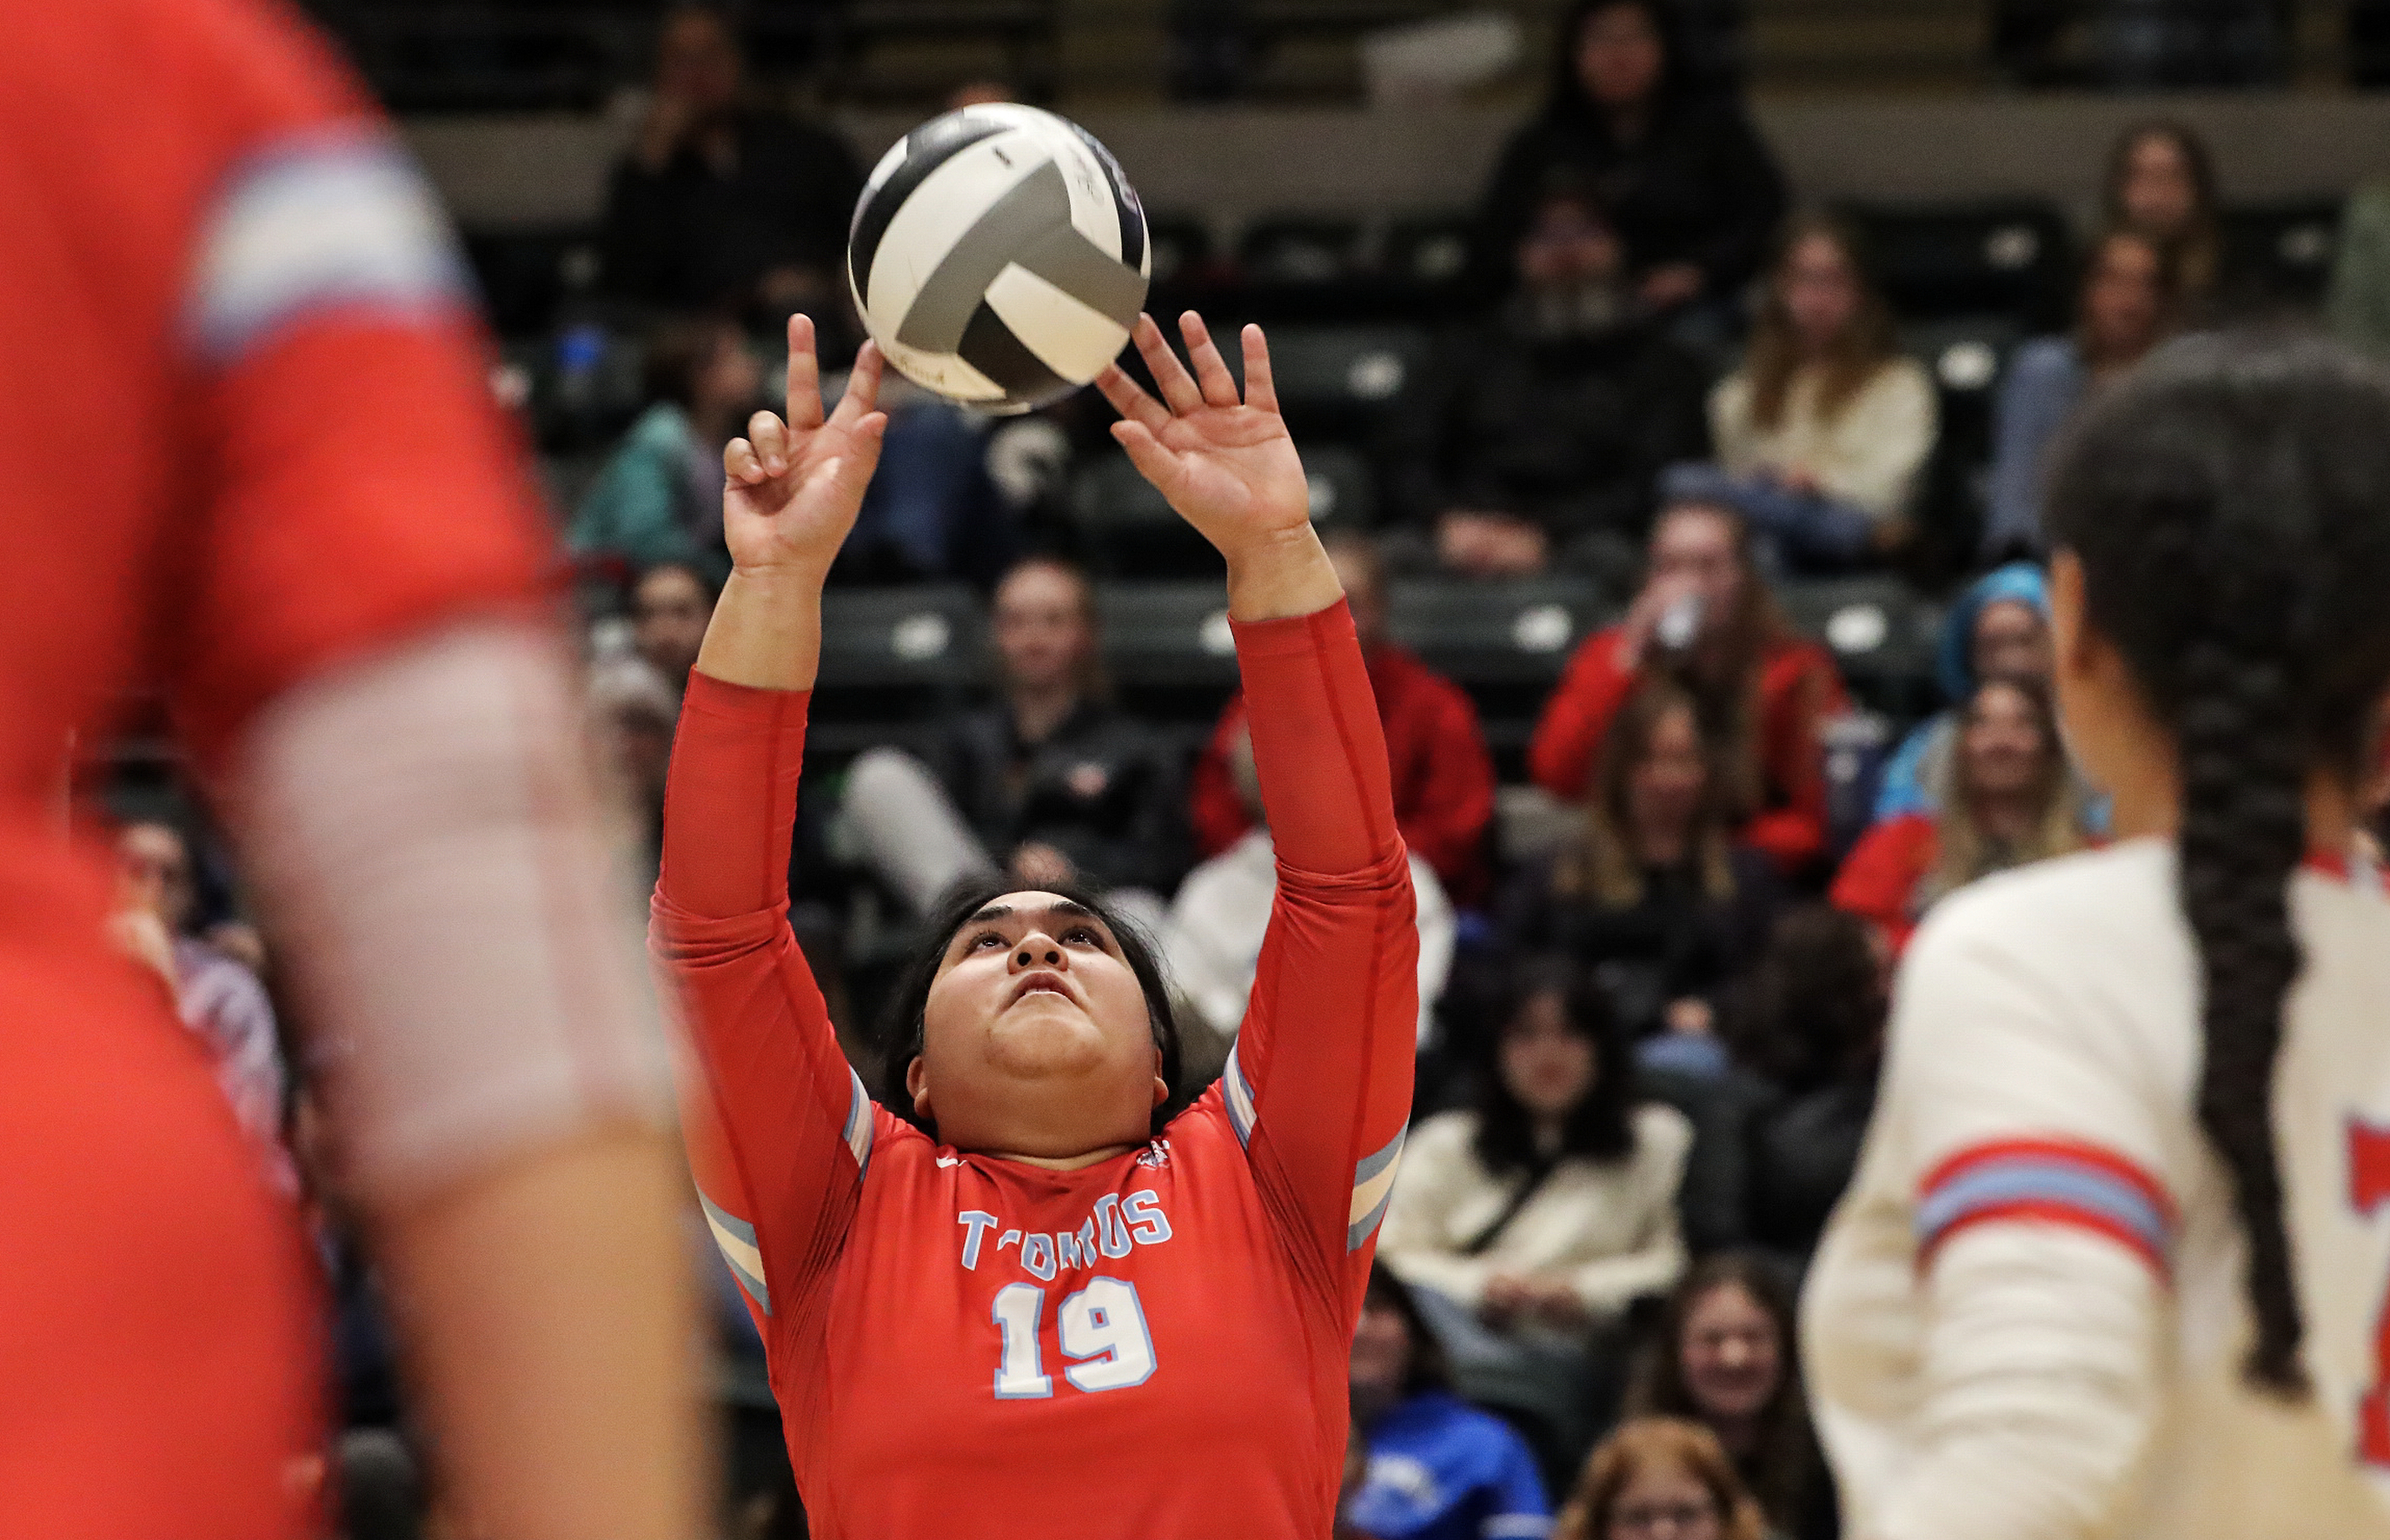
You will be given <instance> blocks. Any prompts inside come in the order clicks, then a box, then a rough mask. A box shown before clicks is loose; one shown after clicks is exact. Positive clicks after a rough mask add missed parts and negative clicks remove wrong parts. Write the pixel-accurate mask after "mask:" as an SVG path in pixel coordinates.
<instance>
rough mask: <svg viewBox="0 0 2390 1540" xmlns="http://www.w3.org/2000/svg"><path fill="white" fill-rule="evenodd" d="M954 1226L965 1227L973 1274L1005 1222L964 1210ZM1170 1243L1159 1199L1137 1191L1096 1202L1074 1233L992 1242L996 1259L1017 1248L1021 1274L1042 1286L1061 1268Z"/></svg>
mask: <svg viewBox="0 0 2390 1540" xmlns="http://www.w3.org/2000/svg"><path fill="white" fill-rule="evenodd" d="M955 1223H956V1224H957V1225H960V1226H962V1227H963V1243H962V1264H963V1266H964V1267H965V1268H966V1269H968V1270H970V1271H971V1272H977V1271H979V1264H980V1261H981V1259H982V1257H983V1256H984V1255H986V1254H987V1248H986V1246H985V1244H984V1243H985V1242H986V1240H987V1237H988V1232H989V1231H991V1230H994V1229H995V1228H996V1226H998V1225H1000V1224H1002V1223H1003V1221H1002V1220H1000V1219H998V1218H997V1217H996V1215H994V1214H992V1213H987V1212H986V1211H985V1210H983V1209H965V1210H964V1211H963V1212H962V1213H958V1214H957V1215H955ZM1169 1238H1170V1220H1169V1218H1168V1216H1167V1215H1165V1214H1164V1213H1163V1212H1162V1199H1161V1196H1160V1195H1159V1194H1157V1193H1156V1192H1155V1191H1154V1190H1153V1189H1152V1188H1151V1187H1139V1188H1138V1189H1137V1191H1135V1192H1132V1193H1130V1194H1129V1195H1128V1196H1127V1197H1126V1198H1123V1197H1121V1196H1120V1194H1118V1193H1113V1192H1108V1193H1106V1194H1104V1195H1103V1196H1102V1197H1101V1198H1099V1199H1097V1200H1096V1205H1095V1209H1094V1212H1092V1213H1089V1214H1088V1215H1087V1217H1086V1218H1085V1219H1083V1220H1081V1221H1080V1222H1079V1227H1078V1228H1077V1229H1075V1230H1056V1231H1053V1232H1051V1233H1050V1234H1049V1233H1047V1232H1043V1231H1035V1232H1031V1233H1029V1234H1023V1233H1022V1232H1021V1231H1020V1230H1006V1231H1004V1232H1003V1233H1002V1234H1000V1235H998V1236H997V1237H996V1245H995V1248H994V1253H995V1254H996V1255H997V1256H1002V1255H1003V1253H1004V1252H1005V1251H1008V1250H1010V1249H1012V1248H1015V1247H1017V1248H1019V1261H1020V1264H1021V1269H1022V1272H1025V1273H1027V1274H1028V1275H1029V1276H1030V1277H1034V1278H1035V1279H1037V1280H1038V1281H1039V1282H1040V1283H1051V1282H1053V1281H1054V1276H1055V1275H1056V1274H1057V1273H1059V1272H1060V1271H1062V1270H1063V1269H1065V1268H1070V1267H1092V1266H1094V1265H1095V1264H1096V1263H1097V1262H1098V1261H1099V1259H1103V1260H1111V1261H1118V1260H1120V1259H1121V1258H1123V1257H1125V1256H1127V1255H1128V1254H1129V1253H1130V1252H1131V1251H1135V1250H1136V1249H1137V1247H1139V1246H1159V1245H1161V1244H1162V1243H1163V1241H1165V1240H1168V1239H1169Z"/></svg>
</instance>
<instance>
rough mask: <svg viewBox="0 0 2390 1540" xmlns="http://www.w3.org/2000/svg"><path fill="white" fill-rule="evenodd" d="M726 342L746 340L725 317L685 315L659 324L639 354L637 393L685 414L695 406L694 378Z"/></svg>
mask: <svg viewBox="0 0 2390 1540" xmlns="http://www.w3.org/2000/svg"><path fill="white" fill-rule="evenodd" d="M726 338H736V339H738V340H739V341H740V343H741V344H742V345H743V344H744V342H745V339H746V334H745V333H744V332H742V331H741V330H739V323H738V322H737V321H736V320H734V319H732V318H731V317H729V316H727V315H715V314H703V315H687V316H680V317H676V318H675V319H673V320H669V321H664V322H661V323H659V324H658V325H657V327H656V328H655V329H654V330H653V331H651V332H649V334H648V337H647V345H646V346H645V348H644V349H642V350H641V353H640V358H639V389H640V390H641V391H643V392H644V393H645V394H646V396H647V399H648V400H649V401H651V402H656V401H668V402H670V403H672V404H674V405H675V406H677V407H679V408H680V409H681V410H682V411H684V412H686V411H687V410H688V409H689V408H690V407H691V406H694V405H695V404H697V378H698V376H699V375H700V374H702V373H704V371H705V368H706V366H708V365H710V364H712V363H713V357H714V353H715V350H717V349H718V348H720V347H721V346H722V344H723V342H724V340H726Z"/></svg>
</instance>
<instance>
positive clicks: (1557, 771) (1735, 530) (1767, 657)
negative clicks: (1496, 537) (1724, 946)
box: [1527, 503, 1850, 875]
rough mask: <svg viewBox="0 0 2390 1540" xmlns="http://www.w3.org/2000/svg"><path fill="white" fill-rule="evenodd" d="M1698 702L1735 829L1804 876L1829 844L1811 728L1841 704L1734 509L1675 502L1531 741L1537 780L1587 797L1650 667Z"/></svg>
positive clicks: (1827, 661) (1839, 689) (1831, 672)
mask: <svg viewBox="0 0 2390 1540" xmlns="http://www.w3.org/2000/svg"><path fill="white" fill-rule="evenodd" d="M1647 668H1648V669H1654V670H1663V671H1665V672H1667V673H1669V674H1673V675H1675V676H1676V677H1677V679H1678V680H1679V681H1680V682H1681V683H1682V684H1683V685H1684V686H1685V687H1686V688H1687V689H1689V690H1690V692H1691V693H1692V695H1693V698H1694V699H1695V700H1696V701H1698V702H1699V703H1700V706H1701V710H1702V715H1703V728H1704V730H1705V731H1704V736H1705V737H1708V738H1711V739H1712V740H1713V741H1714V742H1716V743H1718V744H1719V745H1720V749H1719V751H1718V759H1719V762H1720V763H1719V770H1720V773H1721V774H1722V775H1723V776H1724V777H1725V779H1726V782H1727V789H1728V796H1729V798H1730V801H1731V804H1732V805H1733V806H1735V807H1736V808H1737V809H1738V811H1739V815H1740V816H1739V822H1740V828H1739V829H1738V831H1737V832H1738V834H1739V836H1740V837H1741V839H1742V840H1744V841H1747V842H1748V843H1750V844H1752V845H1754V846H1755V847H1757V848H1758V849H1759V850H1761V851H1763V852H1765V853H1767V855H1768V857H1769V858H1770V859H1772V860H1773V861H1775V863H1776V864H1777V866H1779V867H1780V869H1782V870H1783V871H1785V872H1786V873H1788V874H1791V875H1798V874H1799V873H1800V872H1801V871H1802V870H1803V869H1804V868H1805V867H1807V866H1809V865H1810V864H1811V863H1813V862H1815V861H1816V860H1817V859H1818V856H1819V855H1820V854H1822V853H1824V851H1825V848H1826V775H1825V764H1824V757H1823V755H1822V753H1821V752H1820V751H1819V749H1818V723H1819V722H1821V721H1823V720H1824V719H1825V718H1826V717H1828V716H1831V715H1832V714H1834V713H1835V712H1841V711H1844V710H1846V709H1847V708H1848V707H1849V704H1850V698H1849V697H1848V695H1846V694H1845V693H1844V689H1843V681H1842V676H1841V674H1838V673H1836V672H1835V669H1834V660H1833V657H1832V655H1831V654H1830V653H1828V652H1827V651H1826V649H1825V648H1822V647H1820V646H1818V644H1817V643H1815V642H1811V641H1807V640H1805V639H1803V638H1802V637H1800V636H1798V635H1794V633H1793V631H1792V625H1791V623H1790V622H1787V621H1786V620H1785V618H1784V615H1783V613H1782V611H1781V610H1779V609H1778V608H1777V604H1776V599H1775V596H1774V595H1773V594H1771V593H1770V592H1769V591H1768V589H1767V584H1765V583H1764V582H1763V581H1761V579H1760V577H1759V575H1758V573H1757V572H1756V571H1754V567H1753V563H1752V557H1751V536H1750V532H1749V531H1748V530H1747V529H1745V528H1744V526H1743V523H1742V520H1741V519H1740V518H1738V517H1736V515H1735V514H1734V513H1733V512H1731V511H1730V510H1728V509H1726V508H1721V507H1715V506H1713V505H1711V504H1707V503H1678V504H1677V505H1675V506H1674V507H1669V508H1668V509H1666V510H1665V511H1664V512H1663V513H1662V514H1661V516H1660V520H1659V522H1658V523H1656V524H1655V525H1653V526H1652V530H1651V561H1650V568H1649V574H1648V575H1647V576H1646V578H1645V579H1644V584H1643V592H1642V593H1641V594H1640V595H1638V597H1636V600H1635V603H1634V604H1633V606H1632V607H1631V608H1629V609H1628V610H1627V612H1626V618H1625V620H1623V621H1621V622H1619V623H1618V624H1616V625H1613V626H1610V627H1607V628H1605V629H1603V630H1600V631H1598V632H1596V633H1594V634H1593V635H1591V636H1588V637H1587V638H1586V640H1585V645H1584V646H1582V647H1580V648H1577V651H1576V656H1575V657H1574V658H1572V659H1570V660H1569V666H1568V671H1567V672H1566V673H1565V674H1562V675H1561V682H1560V686H1559V687H1558V688H1556V689H1555V690H1554V691H1553V692H1552V698H1551V699H1550V700H1548V701H1547V702H1546V703H1545V705H1544V714H1543V719H1542V720H1541V721H1540V722H1538V723H1536V736H1535V738H1534V741H1533V742H1531V743H1530V744H1529V745H1528V748H1527V769H1528V773H1529V774H1530V775H1532V776H1534V777H1535V780H1536V785H1538V786H1540V787H1542V788H1543V789H1545V790H1547V791H1548V792H1550V793H1551V794H1552V795H1553V796H1555V797H1558V798H1559V799H1560V800H1561V801H1562V802H1579V801H1581V800H1583V798H1584V796H1585V789H1586V783H1587V780H1588V779H1589V778H1590V777H1591V776H1592V774H1593V767H1594V764H1596V762H1597V761H1598V760H1599V759H1600V751H1601V740H1602V737H1603V735H1604V734H1605V733H1607V732H1608V731H1609V730H1610V724H1611V722H1612V721H1613V719H1614V718H1615V717H1616V716H1617V714H1618V711H1619V708H1620V707H1621V706H1623V705H1624V704H1625V702H1626V699H1627V698H1628V697H1629V696H1631V695H1632V694H1633V693H1634V691H1635V687H1636V684H1637V682H1638V679H1639V678H1640V676H1641V675H1642V673H1643V671H1644V670H1646V669H1647Z"/></svg>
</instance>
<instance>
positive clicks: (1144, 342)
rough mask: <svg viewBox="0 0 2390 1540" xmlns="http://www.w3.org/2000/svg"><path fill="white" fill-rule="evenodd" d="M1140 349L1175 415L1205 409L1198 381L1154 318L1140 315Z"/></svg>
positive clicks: (1140, 353) (1138, 352)
mask: <svg viewBox="0 0 2390 1540" xmlns="http://www.w3.org/2000/svg"><path fill="white" fill-rule="evenodd" d="M1137 354H1138V356H1139V357H1141V358H1143V359H1144V360H1145V366H1146V368H1147V370H1148V371H1150V373H1151V374H1152V376H1153V382H1154V384H1156V385H1157V386H1160V387H1161V389H1162V399H1163V401H1164V402H1165V403H1167V404H1169V407H1170V410H1171V413H1172V415H1174V416H1176V417H1185V416H1186V415H1187V414H1188V413H1189V412H1200V411H1201V410H1202V409H1203V392H1202V391H1199V390H1197V389H1196V388H1195V380H1194V379H1193V377H1192V376H1190V375H1189V374H1188V372H1187V366H1186V365H1184V364H1181V363H1180V362H1178V355H1177V354H1176V353H1172V352H1171V351H1170V341H1169V340H1168V339H1167V338H1165V337H1163V335H1162V328H1161V327H1158V326H1155V325H1154V324H1153V317H1152V316H1150V315H1146V314H1139V315H1138V316H1137Z"/></svg>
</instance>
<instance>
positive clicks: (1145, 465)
mask: <svg viewBox="0 0 2390 1540" xmlns="http://www.w3.org/2000/svg"><path fill="white" fill-rule="evenodd" d="M1112 442H1113V443H1117V444H1119V445H1120V446H1121V447H1122V448H1123V449H1124V450H1126V451H1128V463H1129V464H1131V465H1133V466H1135V467H1137V474H1138V475H1140V476H1142V477H1144V478H1145V479H1146V480H1147V481H1150V482H1152V483H1153V488H1154V490H1155V491H1157V492H1159V493H1161V494H1163V496H1165V497H1167V496H1168V495H1169V494H1170V488H1171V486H1172V485H1173V484H1174V483H1175V482H1176V481H1177V480H1178V457H1177V456H1175V455H1173V454H1172V453H1171V452H1170V451H1169V450H1167V449H1164V448H1163V446H1162V441H1161V440H1159V439H1157V438H1155V437H1154V436H1153V435H1152V434H1151V433H1149V432H1147V431H1146V428H1145V424H1143V423H1141V422H1132V421H1121V422H1116V423H1113V424H1112Z"/></svg>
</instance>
